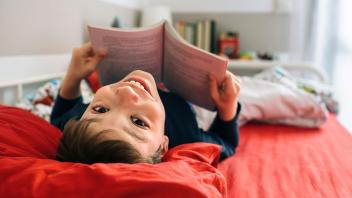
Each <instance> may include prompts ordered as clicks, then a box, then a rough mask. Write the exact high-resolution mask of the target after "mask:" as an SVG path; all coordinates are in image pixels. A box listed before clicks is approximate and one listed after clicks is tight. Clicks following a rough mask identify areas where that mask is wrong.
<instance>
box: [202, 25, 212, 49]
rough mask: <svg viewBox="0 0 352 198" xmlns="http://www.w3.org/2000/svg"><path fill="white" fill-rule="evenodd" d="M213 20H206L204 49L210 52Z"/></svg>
mask: <svg viewBox="0 0 352 198" xmlns="http://www.w3.org/2000/svg"><path fill="white" fill-rule="evenodd" d="M210 34H211V21H210V20H204V46H203V49H204V50H206V51H208V52H210V39H211V36H210Z"/></svg>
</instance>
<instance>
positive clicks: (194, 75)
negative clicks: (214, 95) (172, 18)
mask: <svg viewBox="0 0 352 198" xmlns="http://www.w3.org/2000/svg"><path fill="white" fill-rule="evenodd" d="M164 39H165V41H164V63H163V67H164V68H163V81H164V83H165V85H166V87H167V88H168V89H169V90H171V91H172V92H175V93H177V94H178V95H180V96H181V97H183V98H184V99H186V100H188V101H190V102H192V103H194V104H196V105H198V106H201V107H204V108H207V109H209V110H214V109H215V105H214V103H213V102H212V100H211V97H210V91H209V80H208V76H209V74H213V75H214V76H215V77H216V79H217V80H218V81H222V80H223V79H224V77H225V72H226V68H227V60H226V59H225V58H222V57H219V56H216V55H213V54H211V53H209V52H206V51H204V50H201V49H198V48H196V47H194V46H192V45H190V44H188V43H186V41H184V40H183V39H182V38H181V37H180V36H179V35H178V34H177V33H176V31H175V30H174V29H173V27H172V26H171V25H170V24H168V23H165V34H164Z"/></svg>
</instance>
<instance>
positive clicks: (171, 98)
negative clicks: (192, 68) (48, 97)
mask: <svg viewBox="0 0 352 198" xmlns="http://www.w3.org/2000/svg"><path fill="white" fill-rule="evenodd" d="M159 95H160V98H161V101H162V103H163V105H164V108H165V115H166V118H165V135H166V136H168V138H169V148H172V147H175V146H177V145H180V144H185V143H192V142H208V143H214V144H218V145H221V146H222V150H221V155H220V160H223V159H225V158H227V157H229V156H231V155H233V154H234V152H235V149H236V147H237V146H238V143H239V129H238V116H239V113H240V110H241V105H240V104H238V108H237V112H236V115H235V117H234V118H233V119H232V120H230V121H226V122H225V121H222V120H221V119H220V117H219V115H217V116H216V118H215V119H214V121H213V123H212V125H211V127H210V128H209V130H208V131H203V130H202V129H201V128H199V126H198V123H197V120H196V116H195V114H194V112H193V111H192V109H191V106H190V105H189V104H188V103H187V102H186V101H185V100H184V99H182V98H181V97H179V96H177V95H176V94H173V93H167V92H163V91H160V90H159ZM87 107H88V104H84V103H83V100H82V97H78V98H76V99H72V100H67V99H64V98H62V97H60V96H59V95H58V97H57V99H56V100H55V105H54V108H53V111H52V114H51V118H50V121H51V123H52V124H53V125H55V126H56V127H58V128H59V129H61V130H63V129H64V126H65V124H66V123H67V122H68V121H69V120H70V119H74V118H75V119H80V118H81V117H82V115H83V113H84V112H85V110H86V109H87Z"/></svg>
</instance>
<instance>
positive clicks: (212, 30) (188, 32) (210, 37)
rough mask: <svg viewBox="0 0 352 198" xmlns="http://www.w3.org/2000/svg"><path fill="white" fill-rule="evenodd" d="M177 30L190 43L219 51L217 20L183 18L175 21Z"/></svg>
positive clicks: (213, 51) (214, 51) (210, 50)
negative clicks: (189, 19)
mask: <svg viewBox="0 0 352 198" xmlns="http://www.w3.org/2000/svg"><path fill="white" fill-rule="evenodd" d="M175 28H176V31H177V32H178V33H179V34H180V35H181V36H182V37H183V38H184V39H185V40H186V41H187V42H189V43H191V44H193V45H195V46H197V47H199V48H201V49H204V50H206V51H208V52H211V53H214V54H216V53H217V52H218V51H217V49H218V43H217V32H216V22H215V21H214V20H212V19H206V20H200V21H197V22H186V21H183V20H180V21H177V22H176V23H175Z"/></svg>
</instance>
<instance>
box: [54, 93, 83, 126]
mask: <svg viewBox="0 0 352 198" xmlns="http://www.w3.org/2000/svg"><path fill="white" fill-rule="evenodd" d="M87 106H88V105H87V104H84V103H83V99H82V96H79V97H78V98H75V99H65V98H62V97H61V96H60V95H58V96H57V97H56V100H55V104H54V107H53V110H52V112H51V116H50V123H51V124H53V125H54V126H56V127H57V128H59V129H60V130H61V131H62V130H63V129H64V127H65V125H66V123H67V122H68V121H69V120H71V119H73V118H80V117H81V116H82V115H83V113H84V112H85V110H86V109H87Z"/></svg>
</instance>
